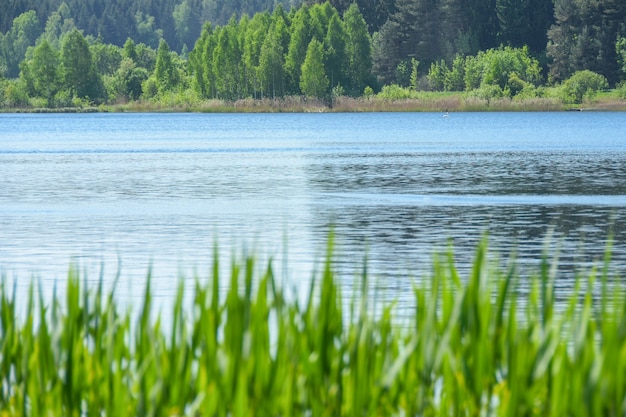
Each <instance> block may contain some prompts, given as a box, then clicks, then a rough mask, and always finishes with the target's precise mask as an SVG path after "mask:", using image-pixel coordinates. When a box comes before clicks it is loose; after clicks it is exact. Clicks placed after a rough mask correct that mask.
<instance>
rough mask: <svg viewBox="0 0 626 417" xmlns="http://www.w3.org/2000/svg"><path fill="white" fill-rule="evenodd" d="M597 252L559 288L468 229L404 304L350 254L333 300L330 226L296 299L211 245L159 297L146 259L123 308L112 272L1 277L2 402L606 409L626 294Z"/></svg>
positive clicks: (553, 270)
mask: <svg viewBox="0 0 626 417" xmlns="http://www.w3.org/2000/svg"><path fill="white" fill-rule="evenodd" d="M609 255H610V254H607V256H606V258H605V261H604V265H603V266H602V268H601V269H600V270H597V269H596V267H593V268H591V269H590V270H589V271H586V272H587V273H586V274H583V273H582V271H581V273H580V274H579V275H578V278H577V280H576V283H575V285H574V287H573V288H572V289H571V293H570V294H569V295H563V294H557V283H558V279H559V276H558V275H557V271H558V268H557V264H556V262H557V260H553V261H549V260H548V259H547V258H545V257H544V259H543V260H541V261H540V264H539V265H537V268H536V270H535V271H531V273H530V275H529V276H524V277H522V276H521V275H520V274H519V273H518V272H517V271H516V264H515V262H513V263H512V264H511V266H510V267H508V268H505V267H500V266H498V264H496V263H495V262H494V261H493V260H492V259H491V256H490V252H489V250H488V247H487V242H486V239H484V240H483V241H482V242H481V243H480V244H479V246H478V247H477V249H476V254H475V258H474V261H473V263H472V265H471V269H470V270H469V271H468V273H467V274H466V275H464V276H462V275H461V274H460V273H459V271H458V270H457V268H456V266H455V264H454V255H453V253H452V252H450V253H447V254H443V255H436V256H434V258H433V261H432V267H431V270H430V271H431V272H430V273H429V274H427V276H425V277H423V279H421V280H420V281H419V282H418V283H416V284H415V285H414V289H413V291H412V303H413V307H412V309H411V310H410V311H411V313H410V314H409V317H406V318H404V319H402V320H401V319H398V318H397V317H396V316H395V313H396V310H395V308H394V306H395V303H391V302H386V301H383V300H380V299H378V298H376V296H372V295H371V294H370V292H369V289H370V288H371V283H370V282H369V280H370V279H371V277H370V276H368V274H367V270H366V269H364V272H363V273H362V274H361V275H360V276H359V279H358V282H356V283H355V285H354V291H353V295H352V297H351V298H350V299H345V297H344V296H343V295H342V294H344V293H345V292H344V291H342V285H345V283H344V284H342V282H341V279H339V277H338V276H337V275H336V274H335V271H334V264H333V246H332V242H331V243H330V244H329V249H328V252H327V256H326V261H325V262H324V263H323V267H322V270H321V273H320V274H319V276H316V277H315V279H313V280H312V282H311V285H310V290H309V293H308V297H306V299H304V300H301V299H296V300H293V297H289V296H288V295H289V294H287V293H286V292H285V291H284V289H283V288H281V287H279V286H278V285H277V278H276V276H275V274H274V270H273V267H272V264H271V263H269V264H268V265H265V266H262V265H258V264H257V263H256V261H255V259H254V258H252V257H248V258H245V259H243V260H241V261H238V260H232V262H231V263H230V265H231V266H230V270H229V271H228V272H227V273H224V272H222V271H223V270H224V268H223V267H222V265H221V263H220V259H219V255H218V253H217V251H216V252H215V254H214V261H213V268H212V271H211V275H210V276H209V277H208V279H207V280H203V281H200V280H198V279H197V280H195V281H183V280H181V281H180V283H179V286H178V289H177V291H176V293H175V295H174V296H173V299H172V304H171V305H172V307H171V308H170V310H169V311H167V312H164V311H159V310H157V305H156V303H155V301H156V300H155V299H154V293H153V290H152V282H151V279H150V275H148V278H147V282H146V285H145V290H144V292H143V295H142V296H141V301H140V302H139V303H138V305H137V306H136V307H135V308H134V309H133V310H132V311H129V310H128V308H127V307H124V305H122V304H123V303H122V302H120V301H118V298H117V289H116V287H117V281H116V282H114V283H113V284H112V288H111V289H110V290H108V291H107V290H105V288H104V287H105V283H104V282H103V281H102V280H100V281H96V282H95V283H94V282H93V281H89V280H88V279H87V277H80V276H79V275H78V273H77V272H76V269H75V268H70V271H69V273H68V278H67V280H66V282H65V283H64V290H63V291H62V292H61V291H60V292H57V291H56V290H55V291H54V293H53V294H52V295H49V294H45V293H44V290H43V289H42V287H41V286H35V284H32V285H31V286H30V287H29V289H28V290H27V292H26V293H25V294H24V296H23V297H17V286H10V285H9V284H8V283H7V281H6V280H2V281H1V282H0V357H1V358H2V361H1V362H0V385H1V386H2V388H3V389H2V390H0V415H11V416H13V415H24V416H33V417H38V416H48V415H54V416H57V415H68V416H79V415H106V416H119V417H125V416H168V415H182V414H185V415H207V416H227V415H233V416H241V415H312V416H323V415H329V416H355V415H359V416H387V415H407V416H408V415H424V416H449V415H472V416H473V415H494V416H505V415H511V416H517V415H550V416H561V415H621V414H622V411H623V399H624V397H625V396H626V380H625V379H624V375H626V361H625V360H624V355H625V353H624V352H626V337H624V331H623V330H624V328H626V318H625V316H624V311H626V297H625V295H624V288H623V287H624V285H623V283H622V281H621V280H619V279H612V277H611V276H610V275H609V273H608V271H609V270H610V269H609V266H610V261H609V259H610V256H609ZM551 262H553V263H551ZM90 283H91V284H90ZM20 299H22V300H24V302H23V304H21V303H20V301H19V300H20Z"/></svg>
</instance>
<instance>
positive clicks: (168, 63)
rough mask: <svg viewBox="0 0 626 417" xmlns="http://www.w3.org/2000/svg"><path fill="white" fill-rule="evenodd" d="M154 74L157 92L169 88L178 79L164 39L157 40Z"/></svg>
mask: <svg viewBox="0 0 626 417" xmlns="http://www.w3.org/2000/svg"><path fill="white" fill-rule="evenodd" d="M154 76H155V78H156V84H157V85H156V86H157V90H158V92H159V93H163V92H166V91H169V90H171V89H172V88H173V87H174V86H175V85H176V84H177V83H178V81H179V74H178V71H177V69H176V67H175V66H174V61H173V58H172V53H171V51H170V47H169V45H168V44H167V42H166V41H165V40H164V39H161V42H159V49H158V50H157V57H156V66H155V69H154Z"/></svg>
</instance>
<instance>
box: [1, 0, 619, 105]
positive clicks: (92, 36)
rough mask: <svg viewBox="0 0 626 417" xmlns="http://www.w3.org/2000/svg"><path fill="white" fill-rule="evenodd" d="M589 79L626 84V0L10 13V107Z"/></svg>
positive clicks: (274, 2)
mask: <svg viewBox="0 0 626 417" xmlns="http://www.w3.org/2000/svg"><path fill="white" fill-rule="evenodd" d="M70 34H71V35H72V36H71V38H68V36H69V35H70ZM122 45H125V47H124V50H123V51H122V49H121V47H122ZM134 45H136V46H137V50H136V51H135V50H134V49H133V48H134ZM131 46H132V48H131ZM157 47H158V48H159V50H160V52H159V55H160V56H161V57H162V59H161V60H160V61H159V59H157V51H156V49H157ZM29 51H30V52H29ZM170 51H172V52H171V53H170ZM170 56H171V57H172V58H170ZM78 58H81V59H83V61H84V62H83V61H80V60H79V59H78ZM55 59H56V60H59V62H60V64H62V65H60V67H59V68H58V69H57V68H56V67H55V68H49V67H50V62H53V61H54V60H55ZM79 61H80V62H79ZM159 62H160V63H161V64H162V65H161V66H159ZM72 68H74V69H75V70H72ZM81 68H82V70H81ZM164 68H165V69H164ZM583 70H584V71H590V72H593V73H594V75H590V74H587V75H586V76H587V78H589V79H594V80H595V79H596V78H595V75H599V76H600V77H601V81H602V82H600V83H599V84H598V83H596V84H598V85H599V86H603V85H605V84H606V85H610V86H615V85H617V84H618V83H619V82H620V80H623V79H625V78H626V1H624V0H357V1H356V3H354V2H353V1H352V0H330V1H327V2H324V3H323V2H321V1H306V0H65V1H62V0H12V1H10V2H9V4H8V5H5V8H4V10H3V13H2V14H1V15H0V81H2V79H3V78H4V79H5V81H4V82H3V84H2V86H0V87H2V90H3V91H4V93H3V95H4V96H5V97H4V100H5V102H7V103H14V104H12V105H17V104H15V103H18V104H19V103H26V102H28V100H29V99H32V98H33V97H38V98H40V99H43V100H45V102H46V103H48V105H51V104H50V103H56V104H55V105H59V103H66V102H71V100H72V98H73V97H78V98H79V99H89V100H93V101H95V102H107V101H111V100H119V99H120V97H123V98H124V99H130V100H133V99H137V98H140V97H142V98H144V99H145V98H150V97H155V96H156V95H157V94H161V95H162V94H163V93H164V92H166V91H172V90H178V91H182V90H187V91H191V90H194V91H195V92H196V93H197V94H199V95H200V96H201V97H203V98H220V99H228V100H236V99H240V98H247V97H253V98H257V97H266V96H272V97H275V96H284V95H300V94H304V95H310V96H317V97H322V96H328V95H329V94H331V93H332V94H335V95H341V94H348V95H354V96H358V95H360V94H364V92H365V90H368V91H370V90H373V91H375V92H376V91H379V90H380V89H381V88H382V87H383V86H391V85H397V86H404V87H409V86H410V87H411V88H412V89H413V90H446V91H460V90H476V89H480V88H483V87H484V88H487V89H488V92H489V94H490V95H494V94H495V96H498V95H506V96H514V95H517V94H518V93H521V92H524V93H527V92H528V91H529V88H530V87H537V86H540V85H556V84H559V83H561V82H563V81H564V80H566V79H568V78H570V77H571V76H572V75H574V74H576V73H577V72H580V71H583ZM57 73H58V74H57ZM46 77H47V78H46ZM590 77H591V78H590ZM18 78H19V80H18ZM82 78H85V79H84V80H82ZM78 79H80V80H82V81H80V83H79V82H78V81H77V80H78ZM8 80H17V81H15V82H13V81H11V82H9V81H8ZM83 81H84V82H83ZM81 83H82V84H81ZM572 83H573V82H572ZM79 84H80V85H79ZM594 85H595V84H594ZM52 87H54V88H52ZM493 87H495V88H496V89H497V91H495V90H494V88H493ZM492 90H493V91H492ZM494 91H495V92H494ZM531 92H532V94H533V95H534V94H538V93H537V92H536V91H535V90H533V91H531ZM578 95H580V94H578Z"/></svg>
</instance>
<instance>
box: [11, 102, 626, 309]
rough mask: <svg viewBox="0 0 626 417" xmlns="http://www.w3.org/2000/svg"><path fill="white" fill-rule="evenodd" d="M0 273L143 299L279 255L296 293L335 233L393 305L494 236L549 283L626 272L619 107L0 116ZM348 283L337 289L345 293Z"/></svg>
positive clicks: (625, 171)
mask: <svg viewBox="0 0 626 417" xmlns="http://www.w3.org/2000/svg"><path fill="white" fill-rule="evenodd" d="M0 184H1V186H0V270H1V271H2V273H3V274H4V275H5V276H6V277H9V278H11V279H16V280H17V281H18V282H19V283H20V285H26V283H27V282H30V280H31V278H32V277H36V278H38V279H39V280H41V282H43V285H44V288H51V287H52V285H53V283H54V282H55V280H59V279H62V278H63V277H65V276H66V274H67V271H68V266H69V264H70V262H74V263H75V264H77V265H78V266H79V268H80V269H81V270H83V271H85V272H86V273H87V274H88V276H89V277H90V278H92V279H94V280H95V279H97V278H98V277H99V275H100V274H103V276H104V277H105V279H106V280H108V281H111V280H112V279H113V277H114V276H115V275H116V273H117V272H118V269H119V270H120V272H121V282H122V283H121V287H122V288H125V289H128V292H126V290H125V292H124V293H125V294H127V295H129V296H130V297H133V296H139V295H140V288H141V286H142V284H143V282H144V278H145V276H146V273H147V271H148V269H149V268H150V267H152V271H153V279H154V284H155V287H156V289H157V293H158V294H157V295H162V296H164V297H168V296H169V295H171V293H172V292H173V291H174V289H175V287H176V282H177V279H178V278H179V277H180V276H185V277H187V278H190V277H193V276H194V275H197V276H200V277H206V276H207V275H208V271H209V269H210V265H211V258H212V252H213V248H214V247H215V245H216V242H217V243H218V244H219V247H220V250H221V252H222V253H223V254H224V257H225V258H227V257H230V255H231V254H232V253H237V254H241V253H242V252H244V251H247V252H249V253H255V254H257V255H258V257H259V258H260V259H261V260H267V259H269V258H273V259H274V260H275V267H276V269H277V270H278V273H279V274H280V275H281V276H282V277H283V278H284V279H285V280H288V282H289V283H290V285H291V284H293V285H294V286H298V284H299V283H301V282H305V281H307V280H308V279H309V278H310V276H311V274H312V271H313V270H314V269H315V268H316V265H318V264H319V261H320V260H321V259H322V256H323V253H324V250H325V242H326V239H327V236H328V231H329V230H330V229H333V230H334V231H335V233H336V236H337V248H338V252H339V254H340V257H339V260H338V265H337V267H338V269H339V270H340V272H341V273H342V274H344V275H345V276H346V277H352V276H353V275H354V274H355V273H356V272H358V270H359V269H360V268H361V267H362V263H363V259H364V257H365V255H366V254H367V258H368V264H369V269H370V271H371V272H372V274H373V275H374V276H376V277H378V279H376V283H375V284H373V285H376V286H378V287H380V288H384V289H385V291H386V293H387V294H388V295H389V296H390V297H394V296H395V295H398V296H400V295H401V294H403V293H406V292H407V290H408V289H410V287H411V284H412V282H413V280H414V279H419V277H420V276H422V275H423V273H424V272H425V271H428V268H429V265H430V260H431V259H432V254H433V252H434V251H437V250H444V249H445V248H446V247H447V245H448V244H449V243H450V242H451V243H452V244H453V245H454V247H455V253H456V259H457V262H458V264H459V267H460V268H461V269H463V268H464V266H465V265H467V262H469V260H470V259H471V257H472V254H473V250H474V248H475V245H476V242H478V240H479V239H480V238H481V235H482V233H484V232H486V231H488V232H489V235H490V241H491V244H492V246H493V247H494V248H498V251H497V252H498V253H497V254H498V255H500V257H501V258H506V257H507V256H508V255H509V253H510V252H511V251H516V253H517V257H518V259H519V263H520V265H521V268H522V269H524V268H527V269H528V270H532V268H533V267H534V266H536V265H537V260H538V258H539V257H540V255H541V253H542V251H543V250H544V248H545V247H546V235H547V234H548V233H551V236H552V239H551V240H550V241H549V242H548V244H547V248H548V249H549V252H550V253H551V254H554V253H556V252H557V250H558V251H559V253H560V258H561V269H560V271H561V273H560V278H559V279H560V281H559V282H560V285H561V286H562V287H563V288H570V287H571V284H572V279H573V278H572V277H573V273H574V272H575V270H576V269H577V268H589V267H590V266H591V265H593V264H594V262H597V261H598V260H599V259H601V258H602V255H603V252H604V248H605V245H606V239H607V237H608V236H609V234H610V233H613V235H614V239H615V242H614V250H613V252H614V253H613V259H614V262H613V271H614V273H615V274H621V275H622V276H623V275H624V273H625V272H626V114H624V113H595V112H589V113H587V112H576V113H452V114H450V116H449V117H442V115H441V114H438V113H418V114H414V113H363V114H63V115H49V114H46V115H34V114H28V115H24V114H2V115H0ZM351 285H352V284H351V282H350V284H349V285H347V286H348V287H350V288H351Z"/></svg>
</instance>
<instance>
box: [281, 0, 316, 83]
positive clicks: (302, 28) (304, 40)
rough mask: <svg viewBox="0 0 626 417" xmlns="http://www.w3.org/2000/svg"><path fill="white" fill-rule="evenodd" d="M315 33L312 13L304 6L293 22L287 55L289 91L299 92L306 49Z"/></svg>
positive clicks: (286, 66)
mask: <svg viewBox="0 0 626 417" xmlns="http://www.w3.org/2000/svg"><path fill="white" fill-rule="evenodd" d="M312 38H313V35H312V33H311V15H310V13H309V7H308V6H302V7H301V8H300V9H298V11H297V12H296V13H295V15H294V17H293V19H292V22H291V38H290V40H289V47H288V49H287V56H286V57H285V71H286V73H287V77H288V80H287V82H288V86H287V88H288V92H289V93H292V94H297V93H299V85H298V83H299V80H300V74H301V70H302V64H303V63H304V58H305V56H306V51H307V48H308V45H309V43H310V42H311V39H312Z"/></svg>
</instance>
